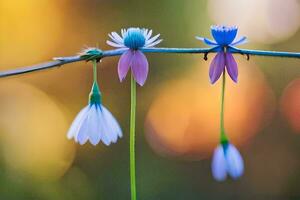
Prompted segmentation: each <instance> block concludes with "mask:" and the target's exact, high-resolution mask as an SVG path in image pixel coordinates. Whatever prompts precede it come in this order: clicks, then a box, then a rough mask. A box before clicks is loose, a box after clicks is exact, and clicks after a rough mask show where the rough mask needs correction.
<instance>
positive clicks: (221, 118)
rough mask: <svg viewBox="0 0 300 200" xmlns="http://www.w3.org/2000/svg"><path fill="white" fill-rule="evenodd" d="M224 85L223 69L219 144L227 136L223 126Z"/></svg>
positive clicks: (222, 142)
mask: <svg viewBox="0 0 300 200" xmlns="http://www.w3.org/2000/svg"><path fill="white" fill-rule="evenodd" d="M225 85H226V73H225V69H224V71H223V74H222V95H221V117H220V126H221V127H220V129H221V130H220V132H221V133H220V134H221V135H220V142H221V144H226V143H228V137H227V135H226V132H225V126H224V101H225Z"/></svg>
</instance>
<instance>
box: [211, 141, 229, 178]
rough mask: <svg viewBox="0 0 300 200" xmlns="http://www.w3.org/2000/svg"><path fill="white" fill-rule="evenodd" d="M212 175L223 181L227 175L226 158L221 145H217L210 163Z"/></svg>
mask: <svg viewBox="0 0 300 200" xmlns="http://www.w3.org/2000/svg"><path fill="white" fill-rule="evenodd" d="M211 170H212V175H213V177H214V178H215V179H216V180H217V181H224V180H225V179H226V177H227V170H226V160H225V154H224V151H223V147H222V146H221V145H219V146H218V147H217V148H216V149H215V152H214V155H213V160H212V164H211Z"/></svg>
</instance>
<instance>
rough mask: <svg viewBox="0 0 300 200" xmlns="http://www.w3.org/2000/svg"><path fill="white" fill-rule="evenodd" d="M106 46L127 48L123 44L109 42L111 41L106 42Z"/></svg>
mask: <svg viewBox="0 0 300 200" xmlns="http://www.w3.org/2000/svg"><path fill="white" fill-rule="evenodd" d="M106 44H108V45H109V46H112V47H117V48H119V47H125V46H124V45H123V44H117V43H114V42H112V41H109V40H107V41H106Z"/></svg>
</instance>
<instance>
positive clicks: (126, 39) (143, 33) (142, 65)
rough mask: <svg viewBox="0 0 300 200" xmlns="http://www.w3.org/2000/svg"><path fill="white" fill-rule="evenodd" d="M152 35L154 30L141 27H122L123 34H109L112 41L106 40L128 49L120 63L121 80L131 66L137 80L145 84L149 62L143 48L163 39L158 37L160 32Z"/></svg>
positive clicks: (115, 45) (112, 44)
mask: <svg viewBox="0 0 300 200" xmlns="http://www.w3.org/2000/svg"><path fill="white" fill-rule="evenodd" d="M151 36H152V30H148V29H140V28H129V29H122V30H121V36H120V35H119V34H118V33H116V32H112V33H111V34H109V37H110V38H111V40H112V41H109V40H108V41H106V43H107V44H108V45H110V46H112V47H116V48H119V49H125V50H126V51H125V52H124V53H123V54H122V56H121V58H120V60H119V64H118V74H119V79H120V81H121V82H122V81H123V80H124V79H125V77H126V75H127V73H128V70H129V68H131V71H132V74H133V76H134V79H135V81H136V82H137V83H138V84H139V85H140V86H143V85H144V84H145V81H146V79H147V75H148V70H149V64H148V61H147V58H146V56H145V55H144V54H143V52H142V51H141V48H147V47H154V46H155V45H157V44H159V43H160V42H161V41H162V40H161V39H158V38H159V36H160V34H158V35H155V36H153V37H151Z"/></svg>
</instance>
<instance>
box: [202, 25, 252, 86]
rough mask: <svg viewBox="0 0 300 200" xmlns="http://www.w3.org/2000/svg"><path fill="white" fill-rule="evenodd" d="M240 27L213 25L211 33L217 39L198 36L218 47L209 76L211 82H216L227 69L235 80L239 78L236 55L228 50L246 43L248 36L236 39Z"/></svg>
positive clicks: (206, 42) (208, 43)
mask: <svg viewBox="0 0 300 200" xmlns="http://www.w3.org/2000/svg"><path fill="white" fill-rule="evenodd" d="M237 31H238V28H237V27H236V26H230V27H227V26H211V34H212V36H213V38H214V40H215V41H212V40H210V39H207V38H203V37H196V38H197V39H198V40H201V41H203V42H204V43H205V44H207V45H210V46H214V47H216V49H217V51H218V52H217V55H216V56H215V57H214V59H213V61H212V62H211V64H210V69H209V78H210V82H211V83H212V84H214V83H215V82H216V81H217V80H218V79H219V77H220V76H221V74H222V72H223V71H224V70H225V68H226V70H227V72H228V74H229V76H230V77H231V79H232V80H233V81H234V82H237V80H238V67H237V63H236V62H235V60H234V57H233V56H232V54H231V53H230V52H228V51H227V50H228V49H227V48H228V47H233V46H235V45H240V44H244V43H246V42H247V41H246V37H241V38H240V39H238V40H234V39H235V37H236V35H237Z"/></svg>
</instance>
